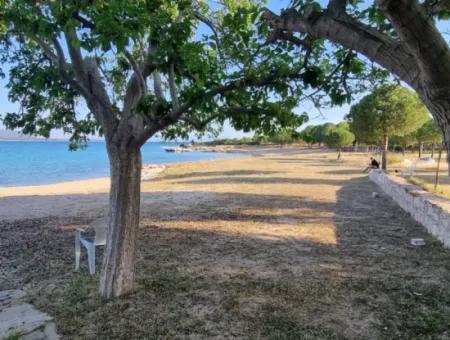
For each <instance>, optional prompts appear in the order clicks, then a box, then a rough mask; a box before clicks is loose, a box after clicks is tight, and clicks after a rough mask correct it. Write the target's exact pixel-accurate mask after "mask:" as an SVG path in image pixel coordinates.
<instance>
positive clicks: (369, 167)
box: [363, 157, 380, 172]
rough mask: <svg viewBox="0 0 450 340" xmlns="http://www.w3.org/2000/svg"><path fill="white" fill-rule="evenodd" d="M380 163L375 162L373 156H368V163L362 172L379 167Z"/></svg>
mask: <svg viewBox="0 0 450 340" xmlns="http://www.w3.org/2000/svg"><path fill="white" fill-rule="evenodd" d="M379 168H380V163H378V162H377V160H376V159H375V158H373V157H370V165H369V166H368V167H367V168H365V169H364V171H363V172H369V171H370V170H372V169H379Z"/></svg>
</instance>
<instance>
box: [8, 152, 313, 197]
mask: <svg viewBox="0 0 450 340" xmlns="http://www.w3.org/2000/svg"><path fill="white" fill-rule="evenodd" d="M221 147H222V146H219V149H220V148H221ZM231 148H232V149H233V151H225V152H223V153H227V154H229V155H233V156H231V157H226V158H214V159H207V160H195V161H187V162H173V163H172V162H171V163H160V164H154V163H147V164H144V165H143V170H144V169H145V167H148V168H156V169H159V168H163V169H162V170H161V171H159V172H158V171H156V172H155V173H154V174H151V173H150V174H148V176H146V175H145V174H144V171H143V176H142V177H143V178H142V183H144V182H146V181H149V180H151V179H152V178H155V177H158V176H160V175H161V173H163V172H164V170H165V169H167V168H170V167H174V166H179V165H180V164H183V165H189V164H197V163H203V162H220V161H230V160H235V159H237V158H248V157H254V156H261V155H264V154H271V153H273V154H285V153H291V152H301V151H305V150H309V149H308V148H305V147H300V146H298V145H285V146H283V147H280V146H279V145H266V146H231ZM231 148H230V149H231ZM311 150H312V149H311ZM314 151H315V152H320V149H317V150H314ZM205 152H206V151H205ZM208 152H214V151H208ZM215 152H216V153H221V152H222V151H215ZM109 187H110V178H109V176H102V177H92V178H86V179H74V180H64V181H60V182H54V183H43V184H33V185H13V186H0V198H3V197H12V196H47V195H63V194H99V193H108V192H109Z"/></svg>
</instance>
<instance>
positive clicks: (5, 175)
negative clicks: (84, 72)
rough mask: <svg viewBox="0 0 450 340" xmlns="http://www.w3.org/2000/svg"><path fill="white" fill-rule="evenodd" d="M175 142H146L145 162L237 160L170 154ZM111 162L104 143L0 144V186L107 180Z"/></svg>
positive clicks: (200, 154)
mask: <svg viewBox="0 0 450 340" xmlns="http://www.w3.org/2000/svg"><path fill="white" fill-rule="evenodd" d="M176 145H177V144H175V143H158V142H150V143H146V144H145V145H144V146H143V147H142V159H143V163H152V164H161V163H176V162H189V161H196V160H207V159H218V158H227V157H236V154H226V153H213V152H184V153H169V152H165V151H164V150H163V149H162V148H163V147H164V146H176ZM108 175H109V163H108V157H107V154H106V146H105V143H104V142H100V141H99V142H89V144H88V147H87V148H86V149H85V150H77V151H69V149H68V143H67V142H64V141H17V142H16V141H0V187H1V186H3V187H5V186H18V185H36V184H49V183H57V182H63V181H72V180H79V179H88V178H95V177H104V176H108Z"/></svg>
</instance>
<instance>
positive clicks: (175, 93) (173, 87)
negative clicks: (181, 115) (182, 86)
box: [168, 63, 180, 110]
mask: <svg viewBox="0 0 450 340" xmlns="http://www.w3.org/2000/svg"><path fill="white" fill-rule="evenodd" d="M168 77H169V89H170V97H171V99H172V107H173V108H174V109H175V110H177V109H178V108H179V106H180V104H179V102H178V91H177V85H176V83H175V69H174V65H173V63H171V64H170V66H169V76H168Z"/></svg>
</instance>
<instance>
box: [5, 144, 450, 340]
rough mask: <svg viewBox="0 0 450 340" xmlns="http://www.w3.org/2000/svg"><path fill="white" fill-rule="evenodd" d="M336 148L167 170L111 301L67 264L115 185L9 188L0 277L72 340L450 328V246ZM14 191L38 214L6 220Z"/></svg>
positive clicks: (150, 191)
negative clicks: (43, 191) (120, 290)
mask: <svg viewBox="0 0 450 340" xmlns="http://www.w3.org/2000/svg"><path fill="white" fill-rule="evenodd" d="M335 158H336V155H335V154H334V153H326V152H318V151H314V152H311V151H307V150H305V151H301V152H300V151H295V150H292V151H290V152H286V153H283V154H277V153H273V154H266V155H259V156H256V157H251V158H248V157H246V158H236V159H227V160H216V161H203V162H196V163H187V164H176V165H173V166H169V167H168V168H167V169H166V171H165V172H164V173H163V175H161V176H159V177H158V178H156V179H153V180H151V181H148V182H144V183H143V203H142V222H141V228H140V232H139V244H138V263H137V287H136V291H135V292H133V293H132V294H130V295H128V296H126V297H124V298H121V299H115V300H111V301H102V300H100V299H98V298H97V295H96V284H97V280H98V276H94V277H90V276H89V275H88V273H87V264H86V262H87V261H86V258H85V257H82V268H81V271H80V272H78V273H76V272H74V271H73V269H74V254H73V249H74V248H73V247H74V246H73V242H74V233H73V229H74V228H76V227H77V226H78V225H82V224H84V223H88V222H89V221H90V220H91V219H93V218H96V217H99V216H101V215H102V214H103V213H104V209H105V207H106V202H107V197H106V194H104V193H101V192H99V193H96V194H90V195H82V194H78V195H75V194H70V195H62V194H60V195H54V196H39V197H36V196H30V197H27V196H21V197H4V198H0V212H2V213H3V217H4V218H3V222H0V262H1V267H0V268H1V269H0V289H10V288H22V287H25V288H26V289H27V291H29V292H30V294H31V302H33V303H34V304H36V306H37V307H38V308H40V309H42V310H44V311H46V312H48V313H49V314H51V315H53V316H54V317H55V319H56V323H57V326H58V329H59V332H60V333H61V334H62V335H63V336H64V338H67V339H157V338H158V339H229V338H236V339H238V338H239V339H399V338H402V339H449V338H450V250H447V249H445V248H443V247H442V246H441V244H440V243H438V242H437V241H436V240H434V239H433V238H432V237H431V236H429V235H428V234H427V233H426V232H425V229H424V228H423V227H421V226H420V225H418V224H417V223H416V222H415V221H414V220H413V219H412V218H411V217H410V216H409V215H408V214H407V213H405V212H404V211H403V210H401V209H400V208H399V207H398V206H397V205H396V204H395V203H394V202H393V201H392V200H391V199H389V198H388V197H387V196H386V195H384V194H382V193H380V196H379V197H378V198H375V199H374V198H372V195H371V194H372V192H373V191H378V192H379V191H380V190H379V189H378V187H376V185H374V184H373V183H371V182H370V181H369V180H368V178H367V175H365V174H362V173H361V169H362V168H363V165H364V163H366V162H367V155H363V154H359V155H357V154H352V155H349V154H344V155H343V159H342V160H341V161H336V159H335ZM49 201H51V202H55V205H54V209H53V210H52V211H45V210H44V209H41V208H39V204H40V203H39V202H41V204H43V205H45V206H48V205H46V204H47V203H48V202H49ZM20 202H21V204H22V207H23V210H24V216H27V215H26V211H27V210H28V208H27V207H28V205H30V206H31V207H32V208H30V211H32V212H33V213H32V214H30V215H29V216H32V217H33V218H21V219H19V220H17V219H16V220H13V219H11V218H7V217H8V216H7V208H5V207H7V206H8V205H9V206H10V207H16V205H17V204H20ZM71 205H76V207H77V208H76V209H74V210H71V209H70V206H71ZM11 209H12V208H11ZM413 237H424V238H425V240H426V246H424V247H421V248H416V247H412V246H410V245H409V241H410V238H413ZM101 255H102V252H101V251H100V250H99V251H98V252H97V263H98V264H100V263H101Z"/></svg>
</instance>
